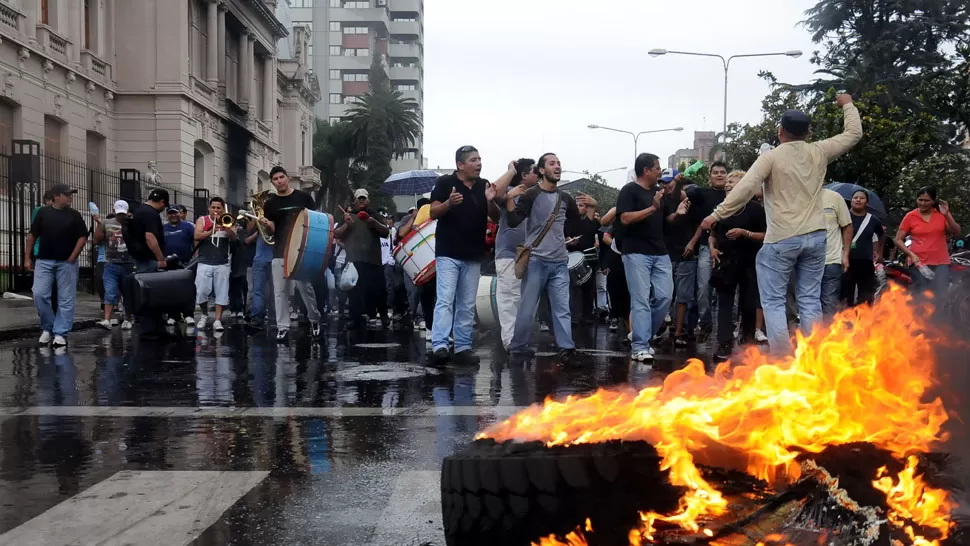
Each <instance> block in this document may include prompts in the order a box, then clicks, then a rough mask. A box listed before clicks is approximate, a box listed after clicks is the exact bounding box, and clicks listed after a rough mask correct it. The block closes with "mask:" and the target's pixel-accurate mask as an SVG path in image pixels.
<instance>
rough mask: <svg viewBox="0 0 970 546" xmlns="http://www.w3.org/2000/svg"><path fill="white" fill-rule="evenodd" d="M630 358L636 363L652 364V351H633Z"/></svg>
mask: <svg viewBox="0 0 970 546" xmlns="http://www.w3.org/2000/svg"><path fill="white" fill-rule="evenodd" d="M630 358H632V359H633V360H635V361H637V362H653V351H635V352H634V353H633V354H632V355H630Z"/></svg>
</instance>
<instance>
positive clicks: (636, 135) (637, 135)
mask: <svg viewBox="0 0 970 546" xmlns="http://www.w3.org/2000/svg"><path fill="white" fill-rule="evenodd" d="M586 127H587V128H589V129H603V130H604V131H613V132H614V133H623V134H626V135H630V136H631V137H633V157H634V158H636V157H637V153H638V150H639V149H638V147H637V144H638V141H639V140H640V135H648V134H651V133H666V132H668V131H675V132H680V131H683V130H684V128H683V127H673V128H671V129H652V130H650V131H640V132H639V133H634V132H633V131H627V130H624V129H614V128H612V127H603V126H602V125H596V124H595V123H591V124H589V125H587V126H586ZM624 168H625V167H624ZM614 170H615V169H614Z"/></svg>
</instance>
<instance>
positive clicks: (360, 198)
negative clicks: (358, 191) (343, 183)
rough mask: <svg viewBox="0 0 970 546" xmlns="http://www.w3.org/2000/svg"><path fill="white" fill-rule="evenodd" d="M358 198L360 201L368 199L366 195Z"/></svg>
mask: <svg viewBox="0 0 970 546" xmlns="http://www.w3.org/2000/svg"><path fill="white" fill-rule="evenodd" d="M357 200H358V201H366V200H367V198H366V197H363V196H361V197H358V198H357Z"/></svg>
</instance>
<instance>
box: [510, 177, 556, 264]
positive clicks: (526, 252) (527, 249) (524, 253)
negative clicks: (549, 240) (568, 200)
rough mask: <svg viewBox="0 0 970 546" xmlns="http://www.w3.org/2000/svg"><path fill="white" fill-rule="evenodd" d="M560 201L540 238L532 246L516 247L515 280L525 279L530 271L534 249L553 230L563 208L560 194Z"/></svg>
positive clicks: (543, 228) (540, 233)
mask: <svg viewBox="0 0 970 546" xmlns="http://www.w3.org/2000/svg"><path fill="white" fill-rule="evenodd" d="M558 197H559V199H558V200H557V201H556V208H554V209H553V210H552V215H551V216H549V219H548V220H546V225H545V226H543V227H542V231H541V232H539V236H538V237H536V240H535V241H532V244H531V245H518V246H516V247H515V278H516V279H524V278H525V274H526V272H528V270H529V258H531V257H532V249H533V248H535V247H537V246H539V243H541V242H542V239H543V237H545V236H546V233H549V230H550V229H551V228H552V224H553V222H555V221H556V217H557V216H559V208H560V207H561V206H562V194H561V193H560V194H558Z"/></svg>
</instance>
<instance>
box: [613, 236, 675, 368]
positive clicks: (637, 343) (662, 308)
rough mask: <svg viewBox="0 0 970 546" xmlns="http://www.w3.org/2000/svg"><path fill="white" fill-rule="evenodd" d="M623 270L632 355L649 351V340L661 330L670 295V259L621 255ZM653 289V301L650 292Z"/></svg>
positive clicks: (672, 278)
mask: <svg viewBox="0 0 970 546" xmlns="http://www.w3.org/2000/svg"><path fill="white" fill-rule="evenodd" d="M623 269H624V270H626V282H627V285H628V286H629V287H630V315H631V319H632V320H633V325H632V326H633V352H639V351H647V350H649V349H650V339H651V338H653V335H654V334H655V333H656V332H657V331H658V330H659V329H660V327H661V326H663V323H664V317H665V316H666V315H667V310H668V309H669V308H670V298H671V296H672V295H673V292H674V274H673V265H672V264H671V263H670V256H667V255H666V254H663V255H656V256H654V255H648V254H624V255H623ZM651 287H653V298H652V299H651V297H650V288H651Z"/></svg>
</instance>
